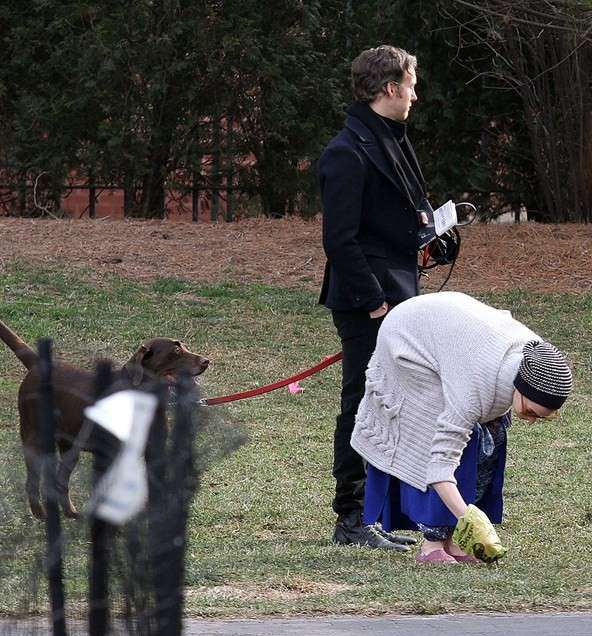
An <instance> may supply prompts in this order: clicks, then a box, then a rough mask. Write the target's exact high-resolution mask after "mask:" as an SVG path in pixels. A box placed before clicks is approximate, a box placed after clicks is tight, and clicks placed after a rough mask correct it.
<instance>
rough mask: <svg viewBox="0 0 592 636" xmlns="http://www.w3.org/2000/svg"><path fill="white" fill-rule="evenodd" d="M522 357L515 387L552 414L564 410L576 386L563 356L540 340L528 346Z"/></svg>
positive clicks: (550, 345) (526, 345)
mask: <svg viewBox="0 0 592 636" xmlns="http://www.w3.org/2000/svg"><path fill="white" fill-rule="evenodd" d="M522 353H523V358H522V362H521V363H520V368H519V369H518V375H517V376H516V379H515V380H514V386H515V387H516V388H517V389H518V391H520V393H522V395H523V396H524V397H525V398H527V399H529V400H532V401H533V402H534V403H535V404H539V405H540V406H544V407H545V408H547V409H552V410H556V409H558V408H561V406H562V404H563V403H564V402H565V400H566V399H567V396H568V395H569V392H570V391H571V389H572V386H573V379H572V375H571V371H570V368H569V367H568V365H567V360H566V359H565V356H564V355H563V353H561V351H559V349H557V348H556V347H554V346H553V345H552V344H551V343H550V342H541V341H538V340H531V341H530V342H527V343H526V344H525V345H524V348H523V349H522Z"/></svg>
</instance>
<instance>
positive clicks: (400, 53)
mask: <svg viewBox="0 0 592 636" xmlns="http://www.w3.org/2000/svg"><path fill="white" fill-rule="evenodd" d="M416 68H417V58H416V57H415V56H414V55H410V54H409V53H407V51H404V50H403V49H398V48H397V47H395V46H389V45H388V44H383V45H381V46H377V47H376V48H374V49H367V50H366V51H362V52H361V53H360V55H358V57H356V59H355V60H354V61H353V62H352V65H351V86H352V92H353V94H354V99H355V100H356V101H358V102H372V101H374V100H375V99H376V98H377V97H378V96H379V95H380V94H381V93H382V92H383V91H384V87H385V85H386V84H387V83H388V82H397V83H398V82H400V81H401V80H402V79H403V75H404V74H405V72H407V73H410V72H412V71H415V69H416Z"/></svg>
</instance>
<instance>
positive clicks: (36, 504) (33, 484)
mask: <svg viewBox="0 0 592 636" xmlns="http://www.w3.org/2000/svg"><path fill="white" fill-rule="evenodd" d="M25 466H26V467H27V482H26V485H25V490H26V492H27V497H28V499H29V506H30V508H31V512H32V513H33V516H34V517H36V518H37V519H39V520H41V521H44V520H45V517H46V514H45V506H44V505H43V503H42V502H41V495H40V490H39V487H40V482H41V454H40V453H39V452H38V451H37V449H33V448H27V449H25Z"/></svg>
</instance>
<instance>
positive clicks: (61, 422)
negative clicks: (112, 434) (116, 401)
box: [0, 321, 209, 519]
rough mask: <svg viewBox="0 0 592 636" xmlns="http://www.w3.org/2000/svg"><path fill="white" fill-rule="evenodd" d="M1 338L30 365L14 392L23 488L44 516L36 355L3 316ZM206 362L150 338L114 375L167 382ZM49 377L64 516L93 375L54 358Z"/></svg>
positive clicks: (70, 512) (70, 509)
mask: <svg viewBox="0 0 592 636" xmlns="http://www.w3.org/2000/svg"><path fill="white" fill-rule="evenodd" d="M0 339H2V340H3V341H4V342H5V343H6V344H7V345H8V346H9V347H10V348H11V349H12V350H13V351H14V353H15V354H16V357H17V358H18V359H19V360H20V361H21V362H22V363H23V364H24V365H25V367H26V368H27V369H28V373H27V375H26V376H25V378H24V380H23V381H22V383H21V386H20V389H19V395H18V406H19V415H20V432H21V440H22V443H23V451H24V455H25V464H26V467H27V482H26V491H27V497H28V499H29V505H30V506H31V512H32V513H33V515H34V516H35V517H37V518H38V519H44V518H45V508H44V506H43V504H42V502H41V498H40V493H39V481H40V465H41V456H42V445H41V432H40V430H39V424H38V418H39V400H38V397H39V395H38V389H39V371H38V368H37V367H38V365H37V362H38V356H37V354H36V353H35V351H33V349H31V347H29V345H28V344H26V343H25V342H24V341H23V340H21V339H20V338H19V337H18V336H17V335H16V334H15V333H14V332H13V331H12V330H11V329H9V328H8V327H7V326H6V325H5V324H4V323H3V322H1V321H0ZM208 364H209V360H208V359H207V358H204V357H202V356H199V355H197V354H195V353H192V352H191V351H189V349H188V348H187V347H186V346H185V345H184V344H183V343H182V342H179V341H178V340H171V339H170V338H154V339H152V340H148V341H147V342H145V343H144V344H142V345H141V346H140V348H139V349H138V350H137V351H136V353H134V355H133V356H132V357H131V358H130V359H129V360H128V362H126V364H125V365H124V366H123V368H122V369H121V370H120V371H119V373H118V374H117V375H118V377H119V379H121V380H123V381H126V382H128V383H131V384H132V385H133V386H139V385H140V384H141V383H142V382H143V381H144V380H148V379H155V378H164V379H166V381H167V382H170V381H174V380H175V378H176V377H177V376H178V375H179V374H180V373H183V372H185V373H188V374H189V375H191V376H194V377H195V376H198V375H200V374H201V373H203V372H204V371H205V370H206V368H207V367H208ZM52 377H53V385H54V402H55V408H56V411H57V417H56V428H57V433H56V443H57V446H58V450H59V454H60V462H59V466H58V474H57V484H58V498H59V501H60V505H61V506H62V509H63V511H64V514H65V515H66V516H67V517H77V516H78V513H77V512H76V509H75V508H74V506H73V504H72V501H71V499H70V494H69V481H70V475H71V473H72V470H73V469H74V466H75V465H76V462H77V461H78V455H79V452H80V450H81V448H79V447H78V445H77V444H74V440H75V439H76V436H77V435H78V433H79V432H80V430H81V428H82V424H83V421H84V409H85V408H86V407H87V406H89V404H91V403H92V402H93V391H94V375H93V373H91V372H89V371H85V370H84V369H79V368H77V367H74V366H70V365H67V364H63V363H61V362H58V363H56V365H55V367H54V369H53V374H52ZM128 385H129V384H128ZM83 450H88V449H83Z"/></svg>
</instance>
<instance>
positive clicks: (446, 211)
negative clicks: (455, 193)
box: [434, 201, 458, 236]
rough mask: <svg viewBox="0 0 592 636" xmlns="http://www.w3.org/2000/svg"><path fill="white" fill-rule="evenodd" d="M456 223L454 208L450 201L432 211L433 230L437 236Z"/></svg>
mask: <svg viewBox="0 0 592 636" xmlns="http://www.w3.org/2000/svg"><path fill="white" fill-rule="evenodd" d="M457 223H458V219H457V217H456V206H455V205H454V203H453V202H452V201H446V203H445V204H444V205H441V206H440V207H439V208H437V209H436V210H434V229H435V230H436V234H437V235H438V236H442V234H444V232H448V230H451V229H452V228H453V227H454V226H455V225H456V224H457Z"/></svg>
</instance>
